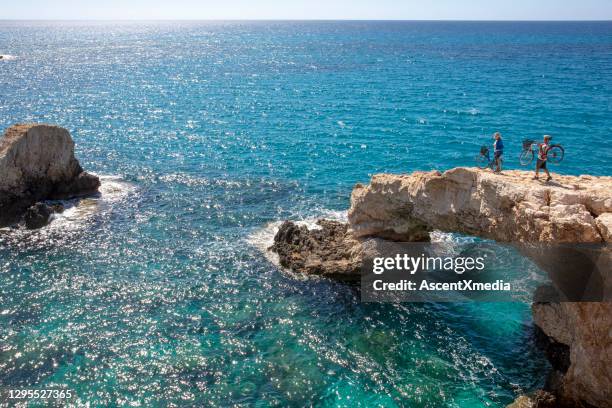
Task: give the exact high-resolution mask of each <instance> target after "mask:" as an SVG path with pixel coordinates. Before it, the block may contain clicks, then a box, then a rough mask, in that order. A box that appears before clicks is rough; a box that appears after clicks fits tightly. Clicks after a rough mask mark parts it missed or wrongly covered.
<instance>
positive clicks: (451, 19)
mask: <svg viewBox="0 0 612 408" xmlns="http://www.w3.org/2000/svg"><path fill="white" fill-rule="evenodd" d="M0 21H70V22H78V21H82V22H113V21H116V22H141V21H142V22H146V21H149V22H151V21H160V22H161V21H191V22H223V21H230V22H231V21H236V22H251V21H252V22H257V21H260V22H265V21H278V22H308V21H311V22H317V21H319V22H326V21H328V22H334V21H336V22H338V21H346V22H351V21H355V22H359V21H364V22H367V21H372V22H377V21H378V22H466V23H475V22H483V23H496V22H502V23H503V22H508V23H522V22H525V23H548V22H550V23H556V22H558V23H581V22H585V23H588V22H593V23H607V22H612V18H611V19H578V20H567V19H549V20H542V19H521V20H515V19H492V20H486V19H475V20H470V19H454V18H448V19H401V18H391V19H367V18H302V19H294V18H245V19H242V18H209V19H197V18H195V19H194V18H172V19H157V18H127V19H126V18H121V19H113V18H109V19H106V18H93V19H92V18H1V17H0Z"/></svg>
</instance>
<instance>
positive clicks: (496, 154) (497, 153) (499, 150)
mask: <svg viewBox="0 0 612 408" xmlns="http://www.w3.org/2000/svg"><path fill="white" fill-rule="evenodd" d="M493 139H495V142H493V159H494V160H495V172H496V173H500V172H501V162H502V155H503V154H504V141H503V140H502V137H501V133H499V132H495V134H494V135H493Z"/></svg>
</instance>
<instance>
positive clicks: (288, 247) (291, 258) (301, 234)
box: [270, 220, 362, 279]
mask: <svg viewBox="0 0 612 408" xmlns="http://www.w3.org/2000/svg"><path fill="white" fill-rule="evenodd" d="M270 249H271V250H272V251H274V252H276V253H277V254H278V256H279V260H280V264H281V265H282V266H283V267H285V268H288V269H291V270H293V271H295V272H301V273H307V274H316V275H325V276H329V277H334V278H343V277H352V278H353V279H354V278H355V277H357V276H358V274H359V268H360V267H361V257H362V255H361V252H362V249H361V245H360V244H359V242H358V241H356V240H355V239H354V238H353V237H352V235H351V234H350V232H349V231H348V225H347V224H345V223H341V222H338V221H328V220H319V221H318V222H317V228H313V229H308V228H307V227H306V226H305V225H301V226H300V225H297V224H296V223H293V222H291V221H285V222H284V223H283V224H282V225H281V227H280V228H279V230H278V232H277V234H276V236H275V237H274V245H272V247H271V248H270Z"/></svg>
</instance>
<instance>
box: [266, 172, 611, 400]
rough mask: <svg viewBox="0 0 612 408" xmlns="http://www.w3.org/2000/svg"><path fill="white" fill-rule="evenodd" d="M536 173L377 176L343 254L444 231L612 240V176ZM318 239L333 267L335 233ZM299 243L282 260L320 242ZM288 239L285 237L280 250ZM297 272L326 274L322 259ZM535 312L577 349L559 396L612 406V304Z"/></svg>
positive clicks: (357, 206) (538, 307) (366, 189)
mask: <svg viewBox="0 0 612 408" xmlns="http://www.w3.org/2000/svg"><path fill="white" fill-rule="evenodd" d="M531 177H532V173H531V172H524V171H505V172H503V173H502V174H495V173H492V172H489V171H485V170H479V169H474V168H456V169H452V170H449V171H446V172H444V173H440V172H437V171H432V172H415V173H412V174H410V175H390V174H380V175H375V176H374V177H372V180H371V182H370V184H369V185H365V186H364V185H360V184H358V185H357V186H355V188H354V190H353V193H352V196H351V208H350V210H349V214H348V219H349V223H348V230H347V231H346V232H345V233H344V236H345V239H346V240H347V242H349V243H350V245H353V246H354V247H353V248H352V249H351V250H346V248H344V246H343V248H344V249H343V252H344V253H350V254H351V256H352V257H353V258H352V259H351V262H350V265H351V267H352V270H353V271H354V270H355V264H356V263H358V261H357V260H356V259H355V256H358V255H359V254H362V253H363V247H364V246H365V245H364V243H365V242H368V241H369V240H371V239H377V238H385V239H391V240H404V241H421V240H426V239H427V233H428V232H429V231H431V230H434V229H436V230H441V231H446V232H459V233H464V234H470V235H474V236H479V237H483V238H488V239H493V240H497V241H499V242H556V243H559V242H563V243H578V242H579V243H609V242H612V177H593V176H561V175H557V174H555V175H553V177H554V180H553V181H551V182H548V183H545V182H542V181H536V180H532V179H531ZM309 234H312V232H309V231H301V232H300V237H301V238H300V240H301V241H300V242H311V238H310V236H309ZM317 240H318V241H317V242H319V246H318V247H317V253H318V255H319V258H321V255H323V259H318V261H317V262H318V265H327V264H328V263H327V260H326V259H325V257H324V254H326V253H328V252H329V251H327V250H321V245H324V243H325V242H326V240H325V239H321V237H317ZM332 242H333V245H334V246H335V247H338V246H339V244H338V242H337V240H332ZM294 244H295V245H293V247H291V248H290V249H289V250H288V251H284V252H283V253H281V252H279V254H280V255H281V261H282V258H283V257H284V258H286V259H287V258H291V257H297V258H299V259H307V258H308V257H309V255H310V253H311V248H310V247H308V246H304V245H300V243H299V242H297V241H296V242H294ZM283 247H285V248H286V242H285V237H284V236H282V235H277V237H276V238H275V246H274V249H275V250H277V252H278V249H279V248H283ZM334 261H335V262H334V263H333V265H334V266H335V267H337V266H338V265H339V262H338V260H337V259H334ZM608 264H609V263H608ZM288 266H289V267H291V266H292V265H291V264H290V263H289V264H288ZM336 269H337V268H336ZM297 270H298V271H301V272H306V273H318V274H326V271H325V269H324V268H320V267H319V268H315V269H312V270H309V269H307V268H297ZM608 271H609V270H608ZM334 273H335V274H337V273H338V271H337V270H335V271H334ZM608 278H609V276H608ZM608 283H609V280H608ZM533 315H534V321H535V323H536V325H538V326H539V327H540V328H541V329H542V330H543V332H544V333H545V334H546V335H547V336H548V337H549V338H550V341H551V343H554V344H560V345H562V346H563V345H565V346H563V347H565V348H566V349H567V348H569V366H568V365H567V364H562V366H564V367H563V369H562V370H563V371H564V372H558V373H557V377H560V380H559V381H556V384H555V386H554V390H553V391H554V392H555V394H556V397H558V401H557V402H555V404H557V405H558V406H561V405H562V404H564V403H565V404H569V405H573V404H584V403H586V404H590V405H592V406H595V407H611V406H612V303H536V304H534V305H533ZM553 365H554V364H553ZM542 406H544V405H542Z"/></svg>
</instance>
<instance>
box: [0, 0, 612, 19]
mask: <svg viewBox="0 0 612 408" xmlns="http://www.w3.org/2000/svg"><path fill="white" fill-rule="evenodd" d="M3 3H4V4H3V5H2V7H0V19H103V20H106V19H204V20H206V19H400V20H447V19H452V20H593V19H594V20H611V19H612V0H504V1H502V0H497V1H495V0H284V1H283V0H260V1H257V0H251V1H249V0H216V1H212V0H171V1H167V0H166V1H163V0H98V1H79V0H13V1H11V0H3Z"/></svg>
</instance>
